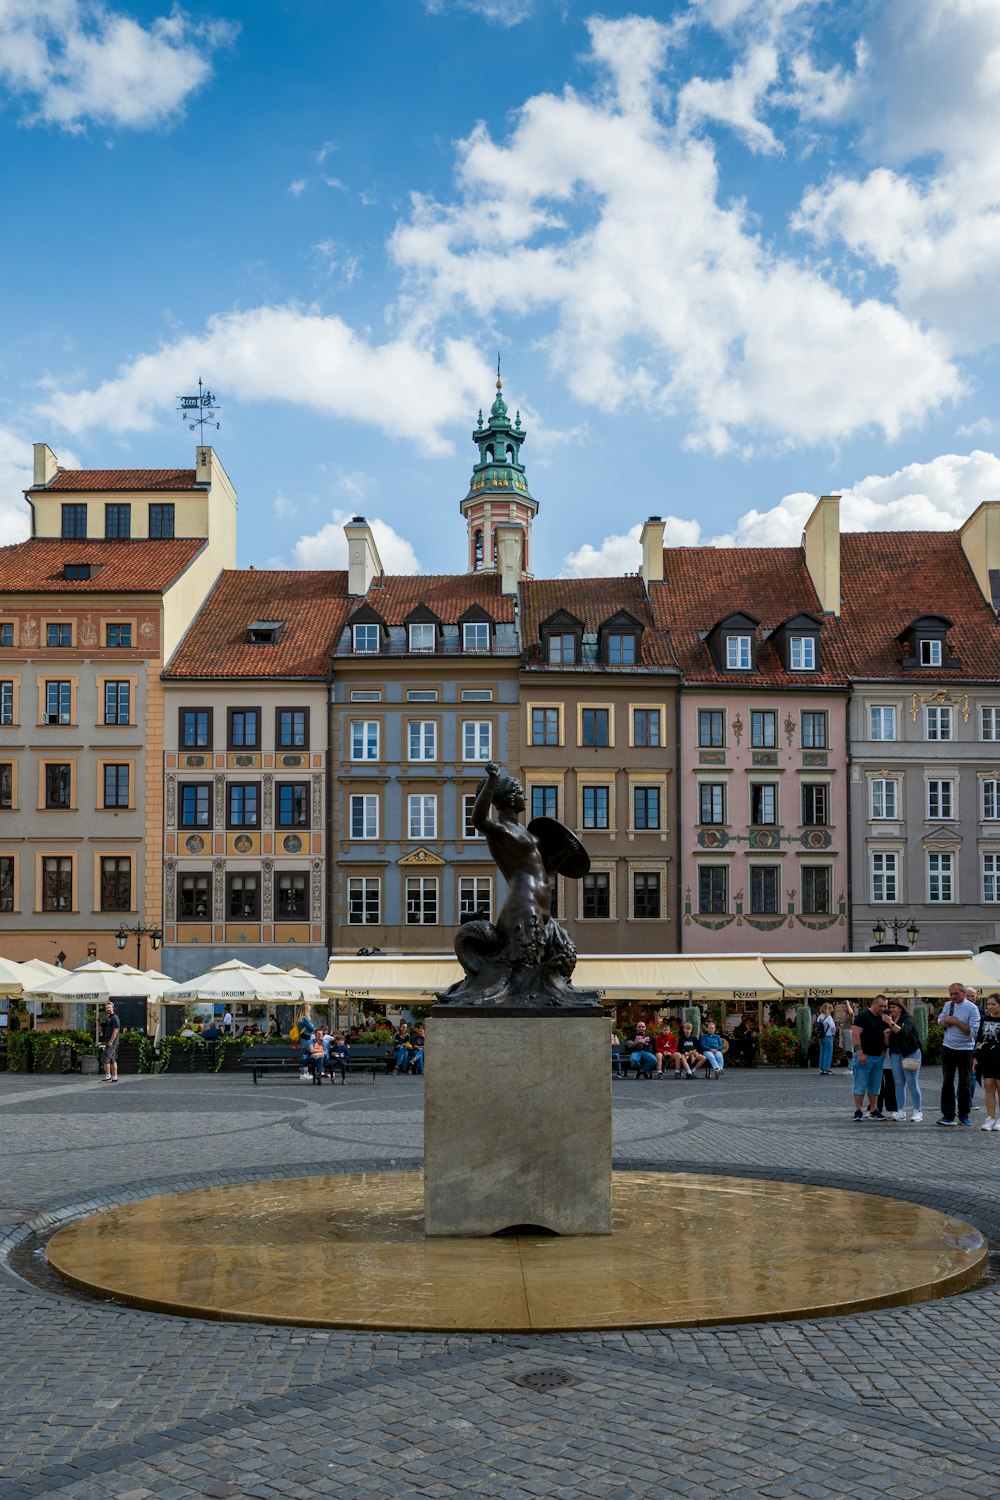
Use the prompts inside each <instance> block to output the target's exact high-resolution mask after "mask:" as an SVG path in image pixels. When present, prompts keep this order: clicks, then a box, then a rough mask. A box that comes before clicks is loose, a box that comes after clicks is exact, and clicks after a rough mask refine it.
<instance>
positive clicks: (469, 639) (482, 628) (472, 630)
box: [462, 620, 490, 652]
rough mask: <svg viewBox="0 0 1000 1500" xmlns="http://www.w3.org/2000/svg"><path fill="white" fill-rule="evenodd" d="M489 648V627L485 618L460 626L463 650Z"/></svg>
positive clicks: (484, 649)
mask: <svg viewBox="0 0 1000 1500" xmlns="http://www.w3.org/2000/svg"><path fill="white" fill-rule="evenodd" d="M489 649H490V627H489V625H488V624H487V623H486V621H485V620H483V621H481V622H480V621H477V622H476V623H475V624H469V625H463V626H462V650H463V651H470V652H471V651H488V650H489Z"/></svg>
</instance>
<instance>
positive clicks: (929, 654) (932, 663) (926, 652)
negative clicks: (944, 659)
mask: <svg viewBox="0 0 1000 1500" xmlns="http://www.w3.org/2000/svg"><path fill="white" fill-rule="evenodd" d="M941 655H942V653H941V642H940V641H921V642H920V665H921V666H922V667H939V666H940V665H941Z"/></svg>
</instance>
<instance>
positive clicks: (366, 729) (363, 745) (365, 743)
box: [351, 719, 382, 761]
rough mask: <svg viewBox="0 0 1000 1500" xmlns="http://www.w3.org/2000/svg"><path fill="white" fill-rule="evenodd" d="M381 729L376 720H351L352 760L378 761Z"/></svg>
mask: <svg viewBox="0 0 1000 1500" xmlns="http://www.w3.org/2000/svg"><path fill="white" fill-rule="evenodd" d="M381 729H382V726H381V724H380V723H379V721H378V719H352V720H351V759H352V760H368V761H371V760H378V758H379V748H380V740H381Z"/></svg>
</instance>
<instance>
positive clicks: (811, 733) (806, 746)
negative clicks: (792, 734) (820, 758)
mask: <svg viewBox="0 0 1000 1500" xmlns="http://www.w3.org/2000/svg"><path fill="white" fill-rule="evenodd" d="M827 722H828V721H827V715H826V713H825V712H824V713H804V714H803V715H802V748H803V750H826V749H827V748H828V746H829V736H828V733H827Z"/></svg>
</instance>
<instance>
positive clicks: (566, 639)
mask: <svg viewBox="0 0 1000 1500" xmlns="http://www.w3.org/2000/svg"><path fill="white" fill-rule="evenodd" d="M546 659H547V660H548V661H550V662H551V663H552V664H553V665H554V666H573V665H574V664H575V662H576V636H575V635H568V634H567V635H550V636H549V638H548V651H547V652H546Z"/></svg>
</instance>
